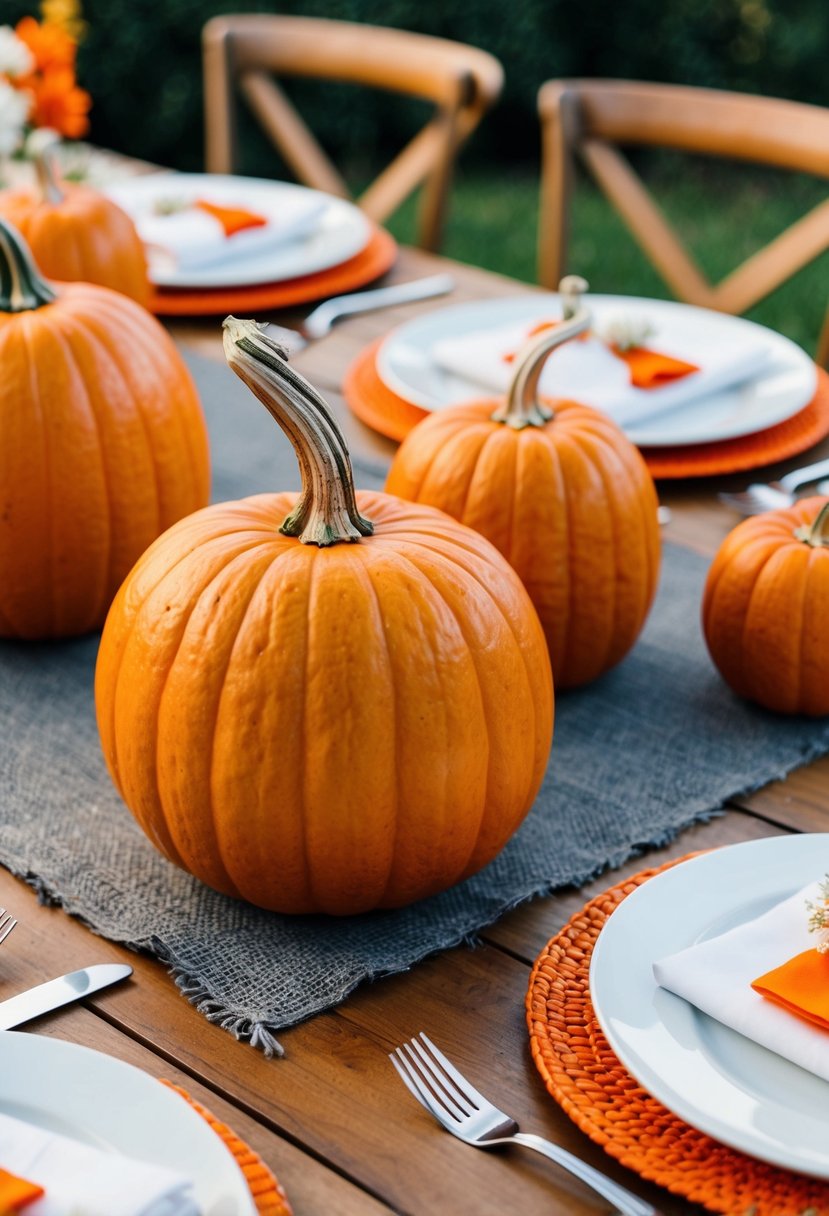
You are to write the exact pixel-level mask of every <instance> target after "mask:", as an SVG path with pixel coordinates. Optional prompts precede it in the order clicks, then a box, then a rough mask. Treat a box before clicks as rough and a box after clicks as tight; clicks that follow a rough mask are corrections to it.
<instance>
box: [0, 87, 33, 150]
mask: <svg viewBox="0 0 829 1216" xmlns="http://www.w3.org/2000/svg"><path fill="white" fill-rule="evenodd" d="M31 104H32V97H31V94H30V93H28V92H27V91H26V90H25V89H14V88H12V86H11V85H10V84H9V83H8V81H7V80H3V79H2V78H0V156H8V155H9V154H10V153H11V152H14V150H15V149H16V148H17V146H18V144H19V143H20V140H21V138H22V136H23V127H24V125H25V123H26V119H27V117H28V114H29V108H30V106H31Z"/></svg>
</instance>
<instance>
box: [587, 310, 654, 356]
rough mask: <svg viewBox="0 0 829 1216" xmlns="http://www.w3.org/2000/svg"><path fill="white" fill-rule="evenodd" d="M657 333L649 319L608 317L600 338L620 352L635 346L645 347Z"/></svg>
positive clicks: (600, 331) (600, 332) (628, 316)
mask: <svg viewBox="0 0 829 1216" xmlns="http://www.w3.org/2000/svg"><path fill="white" fill-rule="evenodd" d="M655 332H656V331H655V329H654V327H653V325H652V324H651V322H650V321H649V320H648V318H647V317H637V316H633V315H624V316H618V317H608V319H607V321H605V323H604V325H603V326H602V327H601V329H600V330H599V337H600V338H601V339H602V341H604V342H607V343H608V344H609V345H610V346H617V347H618V348H619V350H630V349H631V348H632V347H635V346H644V344H645V343H646V342H647V340H648V338H652V337H653V335H654V333H655Z"/></svg>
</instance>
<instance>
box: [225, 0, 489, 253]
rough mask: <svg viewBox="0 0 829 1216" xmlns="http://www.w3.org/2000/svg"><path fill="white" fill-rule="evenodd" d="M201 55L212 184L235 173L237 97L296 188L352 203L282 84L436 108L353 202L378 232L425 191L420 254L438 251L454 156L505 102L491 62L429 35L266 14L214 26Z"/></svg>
mask: <svg viewBox="0 0 829 1216" xmlns="http://www.w3.org/2000/svg"><path fill="white" fill-rule="evenodd" d="M203 50H204V93H205V130H206V145H207V146H206V163H207V169H208V171H209V172H211V173H232V172H233V169H234V163H235V158H236V150H237V135H236V105H235V93H236V89H237V88H238V91H239V92H240V93H241V95H242V96H243V97H244V99H245V100H246V102H247V104H248V106H249V107H250V109H251V110H252V111H253V113H254V115H255V116H256V118H257V119H258V120H259V122H260V124H261V125H262V127H263V129H264V130H265V132H266V133H267V135H268V136H269V137H270V139H271V140H272V142H273V143H274V144H275V145H276V147H277V148H278V149H279V151H280V153H281V154H282V156H283V158H284V160H285V162H286V164H287V165H288V166H289V168H290V169H291V171H292V172H293V173H294V174H295V175H296V177H297V178H298V179H299V180H300V181H301V182H303V183H304V184H305V185H308V186H313V187H314V188H316V189H318V190H325V191H327V192H328V193H330V194H336V195H339V196H341V197H344V198H348V197H350V193H349V190H348V187H347V186H346V184H345V181H344V180H343V178H342V175H341V174H340V172H339V170H338V169H337V168H336V167H335V165H334V164H333V163H332V161H331V159H330V158H329V156H328V155H327V153H326V152H325V151H324V150H323V149H322V147H321V146H320V144H319V142H318V141H317V139H316V138H315V136H314V135H313V134H312V132H311V131H310V130H309V128H308V126H307V125H306V123H305V122H304V120H303V119H302V117H301V116H300V114H299V113H298V111H297V109H296V107H295V106H294V105H293V103H292V102H291V101H290V100H289V99H288V97H287V95H286V93H285V92H284V90H283V89H282V88H281V87H280V85H279V82H278V78H279V77H286V76H303V77H312V78H315V79H320V80H331V81H345V82H349V83H351V84H357V85H364V86H367V87H370V88H376V89H386V90H390V91H393V92H396V93H403V94H407V95H409V96H412V97H418V98H422V99H424V100H426V101H430V102H432V103H433V104H434V107H435V109H434V113H433V116H432V118H431V119H430V121H429V122H427V124H426V125H425V126H424V127H423V128H422V130H421V131H419V132H418V134H416V135H415V136H414V138H413V139H412V140H411V141H410V142H409V143H408V144H407V145H406V147H405V148H404V149H403V150H402V151H401V152H400V153H399V154H398V155H397V156H396V157H395V158H394V159H393V160H392V162H391V163H390V164H389V165H388V166H387V167H386V168H385V169H384V170H383V171H382V172H381V173H380V175H379V176H378V177H377V178H376V180H375V181H374V182H373V183H372V184H371V185H370V186H369V188H368V189H367V190H366V191H365V193H364V194H362V195H361V196H360V198H358V199H357V202H358V204H359V206H360V207H361V208H362V209H363V210H364V211H365V212H366V214H367V215H369V216H370V217H371V218H372V219H374V220H376V221H378V222H381V221H383V220H385V219H386V218H387V217H388V216H389V215H391V214H392V212H393V211H395V210H396V209H397V207H399V206H400V204H401V203H402V202H403V201H404V200H405V199H406V198H408V196H409V195H410V194H412V193H413V192H414V190H415V189H417V187H418V186H420V185H421V184H424V183H425V188H424V192H423V197H422V200H421V207H420V214H419V220H418V243H419V244H420V246H421V247H422V248H424V249H430V250H435V249H437V248H438V247H439V244H440V240H441V236H442V231H443V224H444V219H445V211H446V204H447V196H448V191H449V185H450V182H451V175H452V168H453V165H454V161H455V157H456V154H457V151H458V148H459V147H460V145H461V143H462V142H463V141H464V140H465V139H466V137H467V136H468V135H469V134H470V133H471V132H472V131H473V130H474V128H475V127H476V126H477V124H478V123H479V122H480V120H481V118H482V117H483V115H484V114H485V112H486V111H487V109H488V108H489V107H490V106H491V105H493V103H494V102H495V101H496V100H497V98H498V96H499V94H500V92H501V87H502V85H503V71H502V69H501V65H500V64H499V63H498V61H497V59H495V58H493V56H492V55H490V54H488V53H487V52H486V51H482V50H479V49H478V48H477V47H471V46H465V45H463V44H462V43H457V42H450V41H448V40H446V39H443V38H432V37H428V36H426V35H425V34H414V33H409V32H408V31H405V30H394V29H383V28H380V27H378V26H371V25H361V24H356V23H351V22H347V21H331V20H328V19H325V18H316V17H287V16H281V15H272V14H243V15H238V16H224V17H214V18H213V19H212V20H211V21H208V23H207V24H206V25H205V27H204V31H203Z"/></svg>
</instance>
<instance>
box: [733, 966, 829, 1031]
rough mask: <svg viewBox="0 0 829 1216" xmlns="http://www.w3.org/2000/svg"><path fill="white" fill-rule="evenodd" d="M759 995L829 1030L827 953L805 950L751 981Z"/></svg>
mask: <svg viewBox="0 0 829 1216" xmlns="http://www.w3.org/2000/svg"><path fill="white" fill-rule="evenodd" d="M751 986H752V988H753V989H754V991H755V992H759V993H760V995H761V996H764V997H767V998H768V1000H770V1001H774V1002H775V1004H777V1005H782V1006H783V1008H784V1009H788V1011H789V1013H794V1014H796V1015H797V1016H798V1017H801V1018H805V1019H806V1020H807V1021H808V1022H812V1023H814V1025H815V1026H820V1027H822V1029H823V1030H829V954H818V952H817V950H804V951H803V953H802V954H796V955H795V956H794V958H790V959H789V961H788V962H787V963H783V965H782V966H781V967H775V968H774V969H773V970H772V971H767V972H766V974H765V975H761V976H759V977H758V978H757V979H756V980H754V981H753V982H752V985H751Z"/></svg>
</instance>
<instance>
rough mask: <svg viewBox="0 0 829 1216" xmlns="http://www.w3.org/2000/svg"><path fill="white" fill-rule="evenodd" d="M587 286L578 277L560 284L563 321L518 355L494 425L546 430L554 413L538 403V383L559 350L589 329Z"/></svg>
mask: <svg viewBox="0 0 829 1216" xmlns="http://www.w3.org/2000/svg"><path fill="white" fill-rule="evenodd" d="M587 286H588V285H587V283H586V281H585V280H584V279H582V278H580V277H579V276H578V275H567V277H566V278H564V279H562V280H561V283H560V284H559V292H560V294H561V297H562V306H563V314H564V320H563V321H561V322H560V323H559V324H558V325H556V326H555V328H553V329H549V330H545V332H544V333H542V334H540V335H539V336H538V337H537V338H533V339H532V341H531V342H528V343H527V345H526V346H525V347H524V348H523V349H522V350H521V351H519V353H518V356H517V359H516V367H515V372H514V374H513V377H512V381H511V383H510V386H509V389H508V390H507V400H506V402H505V404H504V405H502V406H500V407H499V408H498V409H497V410H496V411H495V413H494V414H493V415H492V421H493V422H502V423H504V425H505V426H511V427H513V429H514V430H522V429H523V428H524V427H526V426H544V424H545V423H546V422H549V421H550V419H551V418H552V417H553V411H552V410H551V409H550V408H549V406H547V405H542V404H541V402H540V401H539V400H538V382H539V380H540V379H541V371H542V368H543V367H544V364H545V362H546V361H547V357H548V355H550V354H551V353H552V352H553V351H554V350H555V348H556V347H557V346H561V345H562V343H564V342H569V341H570V339H571V338H575V337H576V336H577V335H578V334H581V333H584V332H585V330H587V329H589V328H590V320H591V318H590V313H589V312H588V311H587V309H586V308H584V307H583V305H582V301H581V296H582V293H583V292H585V291H587Z"/></svg>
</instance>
